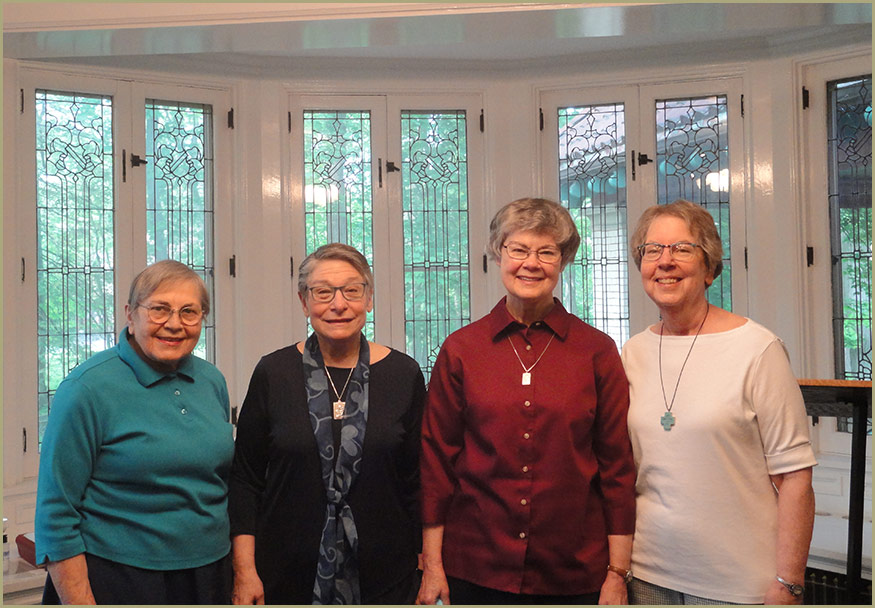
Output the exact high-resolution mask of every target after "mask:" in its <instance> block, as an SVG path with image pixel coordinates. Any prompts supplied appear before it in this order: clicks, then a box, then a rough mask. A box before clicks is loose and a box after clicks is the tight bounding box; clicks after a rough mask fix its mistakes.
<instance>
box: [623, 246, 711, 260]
mask: <svg viewBox="0 0 875 608" xmlns="http://www.w3.org/2000/svg"><path fill="white" fill-rule="evenodd" d="M666 247H668V252H669V254H670V255H671V257H672V258H673V259H675V260H677V261H678V262H689V261H691V260H692V259H693V258H695V257H696V248H701V247H702V246H701V245H699V244H698V243H688V242H686V241H678V242H677V243H672V244H671V245H663V244H662V243H644V244H643V245H638V253H640V254H641V259H642V260H646V261H648V262H655V261H656V260H658V259H659V258H661V257H662V250H663V249H665V248H666Z"/></svg>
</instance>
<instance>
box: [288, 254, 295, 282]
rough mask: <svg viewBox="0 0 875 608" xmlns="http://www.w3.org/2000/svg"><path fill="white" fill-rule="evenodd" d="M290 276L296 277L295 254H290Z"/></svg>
mask: <svg viewBox="0 0 875 608" xmlns="http://www.w3.org/2000/svg"><path fill="white" fill-rule="evenodd" d="M289 276H290V277H292V278H293V279H294V278H295V256H289Z"/></svg>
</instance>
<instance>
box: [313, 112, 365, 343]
mask: <svg viewBox="0 0 875 608" xmlns="http://www.w3.org/2000/svg"><path fill="white" fill-rule="evenodd" d="M372 216H373V198H372V193H371V116H370V113H369V112H361V111H335V110H328V111H325V110H305V111H304V231H305V239H306V250H307V254H310V253H313V252H314V251H315V250H316V249H318V248H319V247H321V246H322V245H326V244H328V243H346V244H347V245H351V246H352V247H355V248H356V249H358V250H359V251H360V252H361V253H362V254H363V255H364V256H365V258H366V259H367V260H368V263H369V264H371V266H372V268H373V263H374V242H373V225H372V221H373V219H372ZM373 272H374V273H375V274H376V272H377V269H373ZM375 308H376V305H375ZM373 318H374V317H373V312H372V313H370V314H368V321H367V323H366V324H365V329H364V332H365V335H366V336H367V337H368V339H369V340H373V339H374V321H373Z"/></svg>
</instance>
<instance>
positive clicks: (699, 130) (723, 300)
mask: <svg viewBox="0 0 875 608" xmlns="http://www.w3.org/2000/svg"><path fill="white" fill-rule="evenodd" d="M727 110H728V108H727V98H726V96H725V95H711V96H707V97H695V98H685V99H662V100H657V102H656V170H657V173H656V175H657V177H656V182H657V202H658V203H659V204H660V205H664V204H667V203H671V202H672V201H675V200H677V199H679V198H682V199H686V200H688V201H691V202H693V203H697V204H699V205H701V206H702V207H704V208H705V209H707V210H708V212H710V213H711V215H712V216H713V217H714V223H715V225H716V226H717V231H718V232H719V233H720V238H721V239H722V241H723V272H722V274H721V275H720V276H719V277H717V279H716V280H715V281H714V283H713V284H712V285H711V287H710V288H709V289H708V292H707V296H708V301H709V302H711V303H712V304H714V305H716V306H720V307H721V308H725V309H726V310H732V265H731V258H730V248H729V244H730V227H729V122H728V111H727Z"/></svg>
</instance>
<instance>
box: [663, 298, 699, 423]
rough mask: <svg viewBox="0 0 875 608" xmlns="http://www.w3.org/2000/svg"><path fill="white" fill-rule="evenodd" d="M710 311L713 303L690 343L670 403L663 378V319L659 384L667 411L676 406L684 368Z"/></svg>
mask: <svg viewBox="0 0 875 608" xmlns="http://www.w3.org/2000/svg"><path fill="white" fill-rule="evenodd" d="M710 311H711V305H710V304H708V308H706V309H705V317H704V318H703V319H702V322H701V323H700V324H699V329H697V330H696V335H695V336H694V337H693V343H692V344H690V350H688V351H687V356H686V357H684V363H683V365H681V371H680V373H679V374H678V381H677V382H676V383H675V385H674V392H673V393H672V395H671V403H669V402H668V399H666V398H665V382H663V380H662V329H663V327H664V326H665V321H662V322H661V323H660V324H659V385H660V386H661V387H662V401H663V403H665V411H666V412H671V408H673V407H674V398H675V397H677V396H678V387H679V386H680V385H681V376H683V375H684V368H685V367H686V366H687V361H688V360H689V359H690V354H691V353H692V352H693V347H694V346H695V345H696V340H698V339H699V333H700V332H701V331H702V328H703V327H704V326H705V320H706V319H707V318H708V313H709V312H710Z"/></svg>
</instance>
